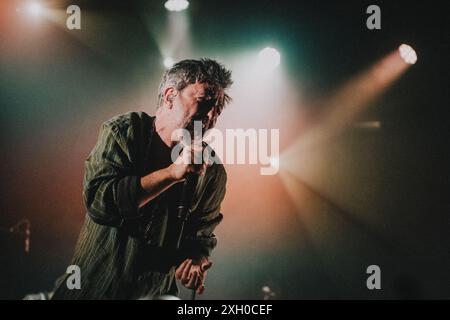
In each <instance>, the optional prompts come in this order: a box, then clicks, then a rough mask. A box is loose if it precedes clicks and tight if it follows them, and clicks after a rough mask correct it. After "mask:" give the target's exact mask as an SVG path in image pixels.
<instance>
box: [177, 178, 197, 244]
mask: <svg viewBox="0 0 450 320" xmlns="http://www.w3.org/2000/svg"><path fill="white" fill-rule="evenodd" d="M198 177H199V176H198V174H197V173H194V172H190V173H188V174H187V176H186V179H185V180H184V181H183V187H182V189H181V195H180V202H179V203H178V208H177V211H178V212H177V218H178V221H180V230H179V233H178V239H177V243H176V248H177V249H179V248H180V243H181V239H182V237H183V231H184V224H185V223H186V221H187V220H188V219H189V215H190V213H191V211H190V207H191V205H192V200H193V198H194V192H195V189H196V187H197V183H198Z"/></svg>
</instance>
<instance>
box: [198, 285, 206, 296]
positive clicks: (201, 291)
mask: <svg viewBox="0 0 450 320" xmlns="http://www.w3.org/2000/svg"><path fill="white" fill-rule="evenodd" d="M204 291H205V285H204V284H203V283H202V284H201V285H200V287H198V289H197V293H198V294H202V293H203V292H204Z"/></svg>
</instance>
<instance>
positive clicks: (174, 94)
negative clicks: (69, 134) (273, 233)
mask: <svg viewBox="0 0 450 320" xmlns="http://www.w3.org/2000/svg"><path fill="white" fill-rule="evenodd" d="M231 84H232V80H231V72H230V71H228V70H226V69H225V68H224V67H223V66H222V65H221V64H219V63H217V62H216V61H214V60H211V59H201V60H183V61H180V62H178V63H177V64H175V65H174V66H173V67H172V68H171V69H169V70H167V71H166V72H165V74H164V76H163V79H162V82H161V85H160V88H159V99H158V100H159V101H158V109H157V111H156V116H155V117H150V116H149V115H147V114H146V113H143V112H131V113H127V114H124V115H119V116H116V117H114V118H112V119H110V120H108V121H106V122H105V123H103V125H102V127H101V130H100V134H99V138H98V141H97V143H96V145H95V147H94V148H93V150H92V151H91V153H90V154H89V156H88V158H87V160H86V162H85V176H84V181H83V199H84V203H85V206H86V209H87V214H86V218H85V222H84V225H83V227H82V230H81V232H80V236H79V239H78V242H77V245H76V248H75V254H74V257H73V259H72V262H71V264H72V265H77V266H78V267H79V268H80V271H81V288H80V289H69V288H68V287H67V283H66V280H67V278H68V277H69V275H64V276H62V277H61V278H60V279H59V280H58V281H57V285H56V288H55V292H54V295H53V299H139V298H150V299H151V298H154V297H156V296H159V295H164V294H172V295H176V294H177V293H178V288H177V286H176V281H175V278H176V279H178V280H180V282H181V283H182V284H183V285H184V286H185V287H186V288H189V289H193V290H197V293H199V294H201V293H202V292H203V291H204V290H205V285H204V281H205V276H206V271H207V270H208V269H209V268H210V267H211V262H210V260H209V256H210V254H211V251H212V249H213V248H214V247H215V246H216V244H217V240H216V237H215V235H214V234H213V231H214V229H215V227H216V226H217V225H218V224H219V223H220V222H221V220H222V214H221V213H220V205H221V202H222V200H223V198H224V196H225V184H226V172H225V169H224V167H223V165H222V164H220V163H214V164H212V165H209V166H208V165H207V164H206V163H203V164H200V165H198V164H194V163H186V162H185V161H175V162H174V161H172V157H171V153H172V152H171V151H172V149H173V148H174V147H175V145H176V143H177V142H176V141H172V133H173V132H174V131H175V130H177V129H185V128H186V129H188V130H191V131H192V125H191V124H192V123H193V121H201V122H202V127H203V130H204V131H206V130H208V129H210V128H212V127H213V126H214V125H215V123H216V121H217V118H218V116H219V115H220V113H221V111H222V110H223V108H224V107H225V105H226V104H227V103H228V102H229V101H230V97H229V96H228V95H227V93H226V90H227V89H228V88H229V87H230V85H231ZM185 150H187V148H185ZM186 152H187V151H186ZM192 174H197V175H198V182H197V185H196V187H195V190H194V191H193V194H192V195H190V196H191V197H192V202H191V206H190V214H189V219H188V220H187V221H186V223H185V226H184V232H183V233H182V237H181V241H180V244H179V246H177V245H174V243H176V242H177V241H176V239H178V238H179V228H178V227H177V226H178V224H179V219H178V218H177V207H178V204H179V199H180V192H181V189H182V188H183V184H182V183H179V182H182V181H184V180H185V179H186V177H187V176H188V175H192Z"/></svg>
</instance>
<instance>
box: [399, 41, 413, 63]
mask: <svg viewBox="0 0 450 320" xmlns="http://www.w3.org/2000/svg"><path fill="white" fill-rule="evenodd" d="M398 51H399V52H400V56H401V57H402V59H403V60H404V61H405V62H406V63H408V64H415V63H416V62H417V54H416V51H414V49H413V48H412V47H411V46H409V45H407V44H402V45H401V46H400V47H399V48H398Z"/></svg>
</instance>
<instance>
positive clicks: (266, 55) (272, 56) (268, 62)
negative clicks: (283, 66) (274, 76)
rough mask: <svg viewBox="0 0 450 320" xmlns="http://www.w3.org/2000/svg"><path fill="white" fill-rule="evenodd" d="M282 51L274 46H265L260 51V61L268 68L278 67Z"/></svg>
mask: <svg viewBox="0 0 450 320" xmlns="http://www.w3.org/2000/svg"><path fill="white" fill-rule="evenodd" d="M280 60H281V56H280V53H279V52H278V51H277V50H276V49H274V48H270V47H267V48H264V49H263V50H261V51H260V52H259V62H260V63H261V65H262V66H264V67H267V68H268V69H273V68H276V67H277V66H278V65H279V64H280Z"/></svg>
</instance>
